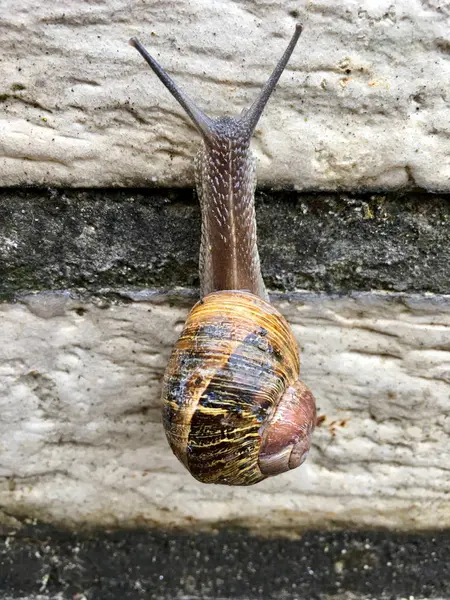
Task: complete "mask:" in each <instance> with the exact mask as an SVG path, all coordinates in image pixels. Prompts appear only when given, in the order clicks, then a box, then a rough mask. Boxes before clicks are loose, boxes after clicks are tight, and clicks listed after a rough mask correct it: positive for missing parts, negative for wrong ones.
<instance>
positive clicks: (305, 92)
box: [0, 0, 450, 191]
mask: <svg viewBox="0 0 450 600" xmlns="http://www.w3.org/2000/svg"><path fill="white" fill-rule="evenodd" d="M298 21H300V22H302V23H303V24H304V26H305V31H304V33H303V35H302V38H301V40H300V43H299V46H298V48H297V49H296V51H295V55H294V56H293V58H292V61H291V63H290V65H289V68H288V70H287V72H286V73H284V75H283V77H282V79H281V80H280V83H279V88H278V90H277V92H276V94H275V97H274V98H273V99H272V101H271V102H270V104H269V106H268V107H267V110H266V112H265V115H264V116H263V118H262V120H261V122H260V125H259V127H258V130H257V132H256V134H255V137H254V149H255V152H256V155H257V157H258V158H259V160H260V164H259V177H260V182H261V183H263V184H265V185H275V186H282V185H286V184H288V185H293V186H295V187H296V188H298V189H308V190H311V189H336V188H344V189H351V188H354V189H361V188H371V189H373V188H383V189H387V188H398V187H405V186H406V187H411V186H413V187H414V186H419V187H422V188H427V189H431V190H441V191H442V190H449V189H450V127H449V123H450V109H449V90H450V61H449V52H450V36H449V26H450V9H449V7H448V4H447V3H445V2H439V1H438V0H421V1H420V0H402V1H398V2H392V1H391V0H389V1H388V0H380V1H377V2H373V1H371V0H365V1H362V2H355V1H354V0H343V1H341V2H335V0H314V1H309V0H308V1H307V0H302V1H301V2H299V1H297V0H296V1H294V0H289V1H287V2H281V3H279V2H278V3H270V2H254V1H252V2H250V1H239V2H233V3H229V2H220V1H217V2H204V1H203V0H194V1H190V2H185V1H182V2H177V3H173V4H172V5H171V7H170V11H168V10H167V3H166V2H162V1H159V0H155V1H153V2H151V3H149V2H142V3H130V2H128V1H125V0H114V2H71V1H69V0H63V1H60V2H57V3H55V2H48V1H47V0H39V1H38V2H36V1H31V0H23V1H21V2H20V3H17V2H13V1H12V0H4V2H3V3H2V19H1V23H0V40H1V46H2V60H1V63H0V73H1V77H0V103H1V107H2V111H1V113H2V114H1V121H0V139H1V142H0V147H1V158H0V173H1V177H0V185H23V184H24V185H29V184H45V185H61V184H63V185H74V186H106V185H122V186H130V185H134V186H141V185H144V186H147V185H192V183H193V176H192V157H193V155H194V153H195V149H196V148H197V146H198V143H199V140H198V135H197V134H196V133H195V132H194V130H193V127H192V126H191V125H190V124H189V123H188V122H187V120H186V118H185V117H184V115H183V113H182V110H181V108H180V107H179V106H178V105H177V104H176V103H175V101H174V100H173V99H172V98H171V97H170V96H169V94H168V92H167V91H166V90H165V89H164V88H163V86H162V84H161V83H160V82H159V81H157V79H156V78H155V76H154V75H153V74H152V73H151V72H150V71H149V70H148V67H147V66H146V65H145V63H144V61H143V60H142V58H141V57H140V56H139V55H138V53H137V52H136V51H135V50H134V49H133V48H131V47H129V46H128V45H127V41H128V39H129V38H130V37H131V36H133V35H135V36H138V37H139V38H140V39H141V40H142V41H143V42H144V43H145V44H146V45H148V47H149V48H150V49H151V51H152V52H153V53H154V54H155V55H156V57H158V58H160V60H161V62H162V63H163V64H164V65H165V66H166V67H167V69H168V70H169V72H170V73H171V74H173V75H174V77H175V78H176V80H177V81H178V82H179V83H180V85H181V86H183V88H184V89H185V90H186V91H187V93H188V94H190V95H191V96H192V97H194V98H195V99H197V101H198V103H199V105H200V106H201V107H202V108H203V109H204V110H205V111H206V112H208V113H210V114H211V115H212V116H218V115H222V114H225V113H226V114H239V113H240V111H241V110H242V109H243V108H244V107H246V106H248V105H249V103H251V102H252V100H253V98H254V97H255V95H256V93H257V91H258V90H259V89H260V87H261V85H262V83H263V82H264V81H265V80H266V78H267V77H268V75H269V73H270V71H271V69H272V66H273V65H274V63H275V62H276V60H277V59H278V57H279V56H280V54H281V53H282V51H283V50H284V48H285V46H286V44H287V41H288V39H289V38H290V36H291V34H292V31H293V27H294V23H295V22H298Z"/></svg>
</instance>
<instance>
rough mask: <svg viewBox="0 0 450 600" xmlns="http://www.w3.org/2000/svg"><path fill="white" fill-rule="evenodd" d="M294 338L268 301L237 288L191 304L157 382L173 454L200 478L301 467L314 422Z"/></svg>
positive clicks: (239, 480)
mask: <svg viewBox="0 0 450 600" xmlns="http://www.w3.org/2000/svg"><path fill="white" fill-rule="evenodd" d="M299 369H300V359H299V353H298V348H297V342H296V341H295V338H294V336H293V334H292V331H291V329H290V327H289V325H288V323H287V322H286V320H285V318H284V317H283V316H282V315H281V314H280V313H279V312H278V311H277V310H276V309H275V308H274V307H273V306H271V305H270V304H269V303H268V302H266V301H264V300H262V299H261V298H258V297H257V296H255V295H253V294H249V293H245V292H241V291H219V292H215V293H211V294H209V295H208V296H206V297H205V298H204V300H203V301H202V302H199V303H198V304H196V306H195V307H194V308H193V310H192V311H191V313H190V314H189V316H188V318H187V321H186V323H185V326H184V329H183V332H182V334H181V336H180V338H179V340H178V341H177V343H176V345H175V348H174V350H173V352H172V356H171V358H170V361H169V364H168V367H167V370H166V374H165V377H164V383H163V399H164V407H163V422H164V427H165V430H166V434H167V438H168V440H169V443H170V446H171V448H172V450H173V452H174V453H175V455H176V456H177V457H178V458H179V459H180V460H181V462H182V463H183V464H184V465H185V466H186V467H187V469H188V470H189V471H190V472H191V474H192V475H193V476H194V477H195V478H196V479H199V480H200V481H203V482H205V483H222V484H228V485H250V484H253V483H257V482H258V481H261V480H262V479H264V478H266V477H268V476H270V475H274V474H277V473H282V472H284V471H287V470H289V469H293V468H295V467H297V466H299V465H300V464H301V463H302V462H303V461H304V460H305V458H306V456H307V453H308V450H309V446H310V440H311V434H312V431H313V428H314V424H315V422H316V409H315V403H314V398H313V396H312V394H311V392H310V391H309V390H308V388H307V387H306V386H305V385H304V384H303V383H302V382H301V381H300V380H299V379H298V373H299Z"/></svg>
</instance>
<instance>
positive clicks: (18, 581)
mask: <svg viewBox="0 0 450 600" xmlns="http://www.w3.org/2000/svg"><path fill="white" fill-rule="evenodd" d="M0 575H2V576H1V577H0V596H1V597H2V600H6V598H10V599H11V600H13V599H14V600H18V599H19V598H20V599H22V600H24V599H25V598H27V599H29V600H31V599H33V600H38V599H39V600H56V599H58V600H66V599H67V600H69V599H70V600H136V599H140V598H142V599H144V598H145V599H152V600H174V599H180V600H181V599H185V600H213V599H214V600H262V599H264V600H279V599H283V600H319V599H320V600H366V599H367V600H368V599H371V600H388V599H396V600H403V599H404V600H421V599H428V600H430V599H436V600H438V599H439V598H441V599H448V598H450V536H449V534H448V533H445V534H442V533H437V532H433V533H429V534H426V535H413V534H409V535H402V534H398V533H393V532H390V533H389V532H378V533H377V532H361V533H352V532H335V533H324V532H310V533H307V534H305V535H304V536H302V537H301V538H299V539H295V540H286V539H276V538H275V539H260V538H255V537H252V536H249V535H248V533H246V532H245V531H239V530H234V531H216V532H215V533H214V534H205V533H193V532H191V533H177V532H161V531H158V530H151V531H124V532H105V531H96V532H91V533H84V534H83V533H68V532H65V531H60V530H55V529H52V528H46V527H42V526H41V525H39V524H34V526H24V527H23V529H21V530H19V531H15V532H12V534H11V532H10V533H9V534H8V532H7V531H4V534H3V536H2V537H1V538H0ZM5 594H6V596H5Z"/></svg>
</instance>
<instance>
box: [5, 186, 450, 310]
mask: <svg viewBox="0 0 450 600" xmlns="http://www.w3.org/2000/svg"><path fill="white" fill-rule="evenodd" d="M256 213H257V221H258V240H259V249H260V254H261V262H262V270H263V275H264V278H265V281H266V284H267V286H268V287H269V289H271V290H280V291H295V290H298V289H308V290H318V291H326V292H328V293H335V292H339V293H348V292H353V291H370V290H382V291H389V290H391V291H397V292H409V293H416V292H434V293H436V294H445V293H448V292H449V291H450V196H448V195H442V194H440V195H434V194H423V193H409V194H398V193H392V194H360V195H353V194H348V193H340V194H299V193H296V192H287V191H285V192H278V193H276V192H273V191H269V190H265V191H260V192H258V194H257V203H256ZM199 217H200V215H199V208H198V202H197V200H196V199H195V198H194V195H193V193H192V191H191V190H173V189H172V190H148V191H139V190H82V191H79V190H67V189H66V190H55V189H40V190H36V189H32V190H18V189H3V190H0V258H1V260H0V280H1V283H0V299H2V300H12V299H13V298H14V296H15V294H17V293H18V292H22V291H28V290H45V289H50V290H51V289H53V290H54V289H65V288H83V289H84V290H85V291H88V292H90V293H91V294H95V295H98V294H99V293H100V291H102V293H103V294H106V293H107V289H108V288H109V289H111V290H112V293H113V294H114V290H117V288H118V287H121V286H128V287H129V286H135V287H138V288H148V287H152V288H155V287H165V288H166V289H167V288H169V289H170V288H173V287H175V286H183V287H198V253H199V243H200V220H199Z"/></svg>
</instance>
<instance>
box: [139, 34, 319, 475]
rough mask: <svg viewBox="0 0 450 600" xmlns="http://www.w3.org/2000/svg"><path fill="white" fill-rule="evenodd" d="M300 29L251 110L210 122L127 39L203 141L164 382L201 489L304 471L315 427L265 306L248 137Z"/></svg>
mask: <svg viewBox="0 0 450 600" xmlns="http://www.w3.org/2000/svg"><path fill="white" fill-rule="evenodd" d="M300 33H301V27H300V26H297V27H296V30H295V33H294V35H293V37H292V39H291V41H290V43H289V45H288V47H287V49H286V51H285V52H284V54H283V56H282V57H281V59H280V61H279V62H278V64H277V66H276V67H275V70H274V71H273V73H272V75H271V77H270V78H269V80H268V81H267V83H266V84H265V86H264V87H263V89H262V91H261V92H260V94H259V96H258V97H257V99H256V100H255V102H254V103H253V104H252V106H251V107H250V108H249V109H248V110H245V111H243V113H242V115H241V116H240V117H239V118H232V117H220V118H218V119H211V118H209V117H208V116H206V115H205V114H204V113H203V112H202V111H200V109H198V108H197V107H196V106H195V104H194V103H193V102H192V101H191V100H190V99H189V98H188V97H187V96H186V95H185V94H184V93H183V92H182V91H181V90H180V89H179V88H178V87H177V86H176V84H175V83H174V82H173V81H172V79H171V78H170V77H169V75H168V74H167V73H166V72H165V71H164V70H163V69H162V67H161V66H160V65H159V64H158V63H157V62H156V61H155V59H154V58H152V57H151V56H150V55H149V54H148V53H147V51H146V50H145V48H144V47H143V46H142V45H141V44H140V43H139V42H138V41H137V40H135V39H132V40H131V41H130V43H131V45H133V46H134V47H136V48H137V49H138V51H139V52H140V53H141V55H142V56H143V57H144V58H145V60H146V61H147V62H148V63H149V65H150V66H151V68H152V69H153V71H154V72H155V73H156V75H157V76H158V77H159V78H160V79H161V81H162V82H163V83H164V85H165V86H166V87H167V88H168V89H169V91H170V92H171V93H172V95H173V96H174V97H175V98H176V99H177V100H178V102H179V103H180V104H181V106H182V107H183V108H184V109H185V111H186V112H187V114H188V115H189V117H190V118H191V119H192V121H193V122H194V124H195V126H196V127H197V129H198V131H199V132H200V134H201V135H202V138H203V144H202V148H201V149H200V151H199V153H198V156H197V159H196V187H197V192H198V196H199V200H200V206H201V213H202V238H201V248H200V287H201V289H200V293H201V298H202V299H201V300H200V302H198V303H197V304H196V305H195V306H194V308H193V309H192V311H191V312H190V314H189V315H188V318H187V320H186V323H185V325H184V328H183V331H182V333H181V335H180V337H179V339H178V341H177V342H176V344H175V347H174V349H173V351H172V354H171V357H170V360H169V363H168V366H167V369H166V372H165V375H164V381H163V392H162V400H163V425H164V429H165V432H166V436H167V439H168V441H169V445H170V446H171V448H172V450H173V452H174V454H175V455H176V456H177V457H178V459H179V460H180V461H181V462H182V463H183V464H184V465H185V467H186V468H187V469H188V470H189V472H190V473H191V474H192V475H193V476H194V477H195V478H196V479H198V480H199V481H202V482H204V483H220V484H227V485H252V484H254V483H257V482H259V481H261V480H263V479H265V478H266V477H270V476H272V475H276V474H278V473H283V472H285V471H287V470H289V469H293V468H295V467H297V466H299V465H300V464H301V463H302V462H303V461H304V459H305V458H306V456H307V453H308V451H309V447H310V442H311V435H312V432H313V430H314V426H315V423H316V408H315V401H314V398H313V396H312V394H311V392H310V391H309V389H308V388H307V387H306V385H305V384H304V383H303V382H302V381H301V380H300V379H299V371H300V358H299V352H298V346H297V342H296V340H295V338H294V335H293V333H292V330H291V328H290V327H289V325H288V323H287V321H286V320H285V319H284V317H283V316H282V315H281V314H280V313H279V312H278V311H277V310H276V309H275V308H274V307H273V306H272V305H271V304H270V303H269V298H268V294H267V291H266V288H265V286H264V282H263V278H262V275H261V269H260V261H259V254H258V248H257V240H256V220H255V208H254V192H255V187H256V175H255V163H254V159H253V157H252V155H251V151H250V138H251V136H252V133H253V131H254V129H255V127H256V124H257V122H258V120H259V117H260V116H261V113H262V111H263V109H264V106H265V104H266V103H267V100H268V99H269V97H270V94H271V92H272V91H273V89H274V88H275V86H276V83H277V81H278V79H279V77H280V75H281V73H282V72H283V70H284V67H285V66H286V64H287V62H288V60H289V58H290V55H291V54H292V51H293V49H294V47H295V45H296V43H297V40H298V38H299V36H300Z"/></svg>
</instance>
